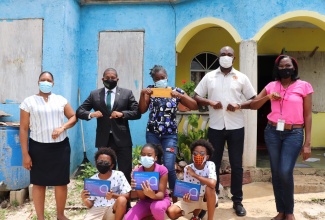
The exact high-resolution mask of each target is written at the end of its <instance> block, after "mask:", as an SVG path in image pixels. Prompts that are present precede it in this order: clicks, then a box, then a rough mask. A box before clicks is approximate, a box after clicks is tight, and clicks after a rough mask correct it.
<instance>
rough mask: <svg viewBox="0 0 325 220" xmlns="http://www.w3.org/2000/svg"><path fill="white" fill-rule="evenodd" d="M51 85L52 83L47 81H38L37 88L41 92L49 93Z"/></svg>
mask: <svg viewBox="0 0 325 220" xmlns="http://www.w3.org/2000/svg"><path fill="white" fill-rule="evenodd" d="M52 87H53V83H50V82H48V81H41V82H39V90H41V92H42V93H50V92H51V91H52Z"/></svg>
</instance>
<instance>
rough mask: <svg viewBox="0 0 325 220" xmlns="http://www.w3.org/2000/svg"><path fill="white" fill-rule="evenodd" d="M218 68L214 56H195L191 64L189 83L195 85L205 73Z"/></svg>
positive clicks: (216, 57)
mask: <svg viewBox="0 0 325 220" xmlns="http://www.w3.org/2000/svg"><path fill="white" fill-rule="evenodd" d="M218 67H219V62H218V56H217V55H216V54H214V53H210V52H203V53H200V54H198V55H196V56H195V57H194V58H193V60H192V62H191V81H193V82H195V84H196V85H197V84H198V83H199V82H200V80H201V79H202V78H203V76H204V75H205V74H206V73H207V72H210V71H212V70H215V69H217V68H218Z"/></svg>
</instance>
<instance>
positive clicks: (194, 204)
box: [167, 139, 217, 220]
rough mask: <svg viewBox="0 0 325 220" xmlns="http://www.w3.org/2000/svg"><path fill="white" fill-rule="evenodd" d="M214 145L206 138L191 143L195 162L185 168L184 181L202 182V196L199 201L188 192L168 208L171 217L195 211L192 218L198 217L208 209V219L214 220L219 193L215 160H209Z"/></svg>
mask: <svg viewBox="0 0 325 220" xmlns="http://www.w3.org/2000/svg"><path fill="white" fill-rule="evenodd" d="M213 150H214V149H213V147H212V145H211V144H210V143H209V142H208V141H206V140H203V139H201V140H197V141H194V142H193V143H192V144H191V154H192V158H193V162H194V163H191V164H189V165H188V166H186V167H185V169H184V181H185V182H191V183H195V184H201V191H200V198H199V200H198V201H191V200H190V194H189V193H187V194H185V195H184V196H183V199H181V200H180V201H178V202H176V203H174V204H173V205H172V206H170V207H169V208H168V210H167V215H168V217H169V218H171V219H177V218H179V217H181V216H184V215H187V214H189V213H191V212H193V217H192V219H198V217H197V216H198V214H199V213H200V211H201V210H202V209H204V210H206V209H207V210H208V220H213V215H214V210H215V205H216V202H217V195H216V191H215V187H216V183H217V176H216V166H215V164H214V162H212V161H207V160H208V159H209V158H211V157H212V153H213Z"/></svg>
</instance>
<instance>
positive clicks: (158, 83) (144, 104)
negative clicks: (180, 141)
mask: <svg viewBox="0 0 325 220" xmlns="http://www.w3.org/2000/svg"><path fill="white" fill-rule="evenodd" d="M150 75H151V77H152V79H153V82H154V85H149V86H148V87H147V88H145V89H142V90H141V96H140V100H139V110H140V112H141V114H143V113H145V112H146V111H147V110H148V109H149V120H148V123H147V131H146V142H147V143H152V144H158V145H161V146H162V148H163V151H164V155H163V164H164V165H165V166H166V167H167V169H168V184H169V189H171V190H173V189H174V185H175V181H176V172H175V161H176V154H177V132H178V131H177V122H176V112H177V105H178V103H182V104H183V105H184V106H186V107H188V108H189V109H191V110H197V109H198V106H197V103H196V101H195V100H194V99H192V98H191V97H189V96H188V95H187V94H186V93H185V92H184V91H183V90H182V89H180V88H177V87H176V88H171V89H172V91H171V97H170V98H166V97H153V96H151V95H152V94H153V91H152V88H168V85H167V82H168V78H167V72H166V70H165V68H164V67H162V66H159V65H155V66H154V67H153V68H152V69H151V71H150ZM169 88H170V87H169Z"/></svg>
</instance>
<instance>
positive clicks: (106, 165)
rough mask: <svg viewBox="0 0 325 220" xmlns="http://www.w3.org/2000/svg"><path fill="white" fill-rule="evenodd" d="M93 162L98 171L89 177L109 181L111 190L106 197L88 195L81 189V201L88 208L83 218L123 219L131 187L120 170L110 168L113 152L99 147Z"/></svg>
mask: <svg viewBox="0 0 325 220" xmlns="http://www.w3.org/2000/svg"><path fill="white" fill-rule="evenodd" d="M95 163H96V167H97V170H98V172H99V173H96V174H95V175H93V176H92V177H91V179H100V180H109V181H111V190H110V192H107V193H106V197H99V196H90V195H89V192H88V191H87V190H82V192H81V198H82V201H83V203H84V204H85V205H86V206H87V207H88V208H89V211H88V213H87V214H86V216H85V217H84V219H86V220H95V219H96V220H97V219H103V220H108V219H116V220H117V219H123V217H124V214H125V213H126V206H127V201H128V199H129V192H130V191H131V190H132V189H131V186H130V184H129V183H128V181H127V180H126V178H125V176H124V174H123V173H122V172H121V171H117V170H112V167H114V165H115V164H116V154H115V152H114V151H113V150H112V149H110V148H99V150H98V151H97V152H96V153H95ZM117 207H118V208H117Z"/></svg>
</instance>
